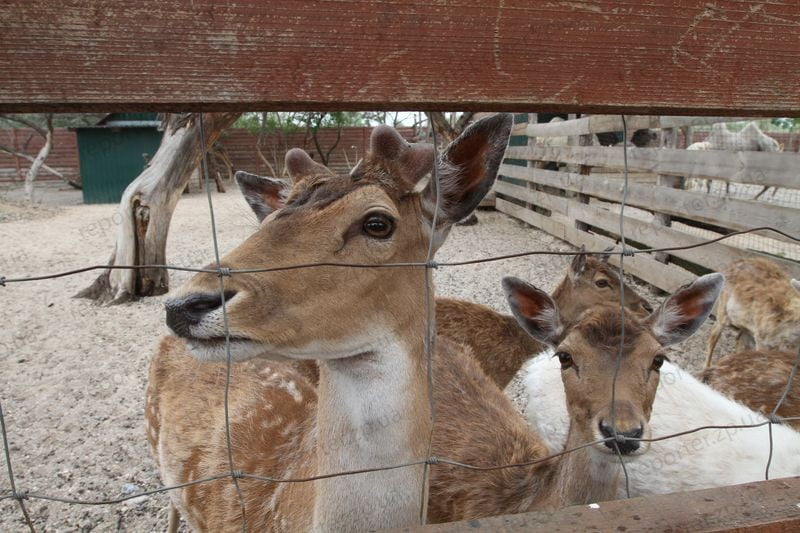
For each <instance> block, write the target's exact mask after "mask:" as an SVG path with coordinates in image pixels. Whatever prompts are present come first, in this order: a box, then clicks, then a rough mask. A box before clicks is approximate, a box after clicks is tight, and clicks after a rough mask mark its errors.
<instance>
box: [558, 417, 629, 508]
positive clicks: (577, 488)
mask: <svg viewBox="0 0 800 533" xmlns="http://www.w3.org/2000/svg"><path fill="white" fill-rule="evenodd" d="M585 433H587V432H581V431H578V430H577V428H576V424H575V423H574V422H572V423H571V424H570V429H569V434H568V437H567V445H566V448H565V449H567V450H569V449H572V448H575V447H577V446H580V445H582V444H585V443H587V442H591V441H593V440H595V437H593V436H592V435H591V434H590V433H589V434H585ZM619 474H620V466H619V459H618V458H617V457H615V456H613V455H606V454H602V455H601V454H600V453H598V452H597V451H596V450H592V449H591V447H586V448H581V449H579V450H576V451H574V452H571V453H568V454H566V455H564V456H562V458H561V460H560V461H559V463H558V474H557V475H556V478H555V483H556V494H557V495H558V499H559V500H560V505H561V506H568V505H583V504H589V503H593V502H602V501H608V500H613V499H615V498H616V494H617V483H618V482H619Z"/></svg>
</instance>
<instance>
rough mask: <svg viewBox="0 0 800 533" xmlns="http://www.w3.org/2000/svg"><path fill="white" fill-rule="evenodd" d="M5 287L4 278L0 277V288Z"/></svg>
mask: <svg viewBox="0 0 800 533" xmlns="http://www.w3.org/2000/svg"><path fill="white" fill-rule="evenodd" d="M5 286H6V277H5V276H0V287H5Z"/></svg>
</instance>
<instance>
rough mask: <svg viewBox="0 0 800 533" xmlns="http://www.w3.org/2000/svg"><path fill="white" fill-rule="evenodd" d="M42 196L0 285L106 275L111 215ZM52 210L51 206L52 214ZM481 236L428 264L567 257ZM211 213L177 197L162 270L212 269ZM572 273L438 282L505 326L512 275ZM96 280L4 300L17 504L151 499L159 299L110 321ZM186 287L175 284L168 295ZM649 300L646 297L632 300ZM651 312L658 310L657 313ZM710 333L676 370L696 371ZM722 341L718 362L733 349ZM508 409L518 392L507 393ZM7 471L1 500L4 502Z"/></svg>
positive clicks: (462, 273) (28, 287)
mask: <svg viewBox="0 0 800 533" xmlns="http://www.w3.org/2000/svg"><path fill="white" fill-rule="evenodd" d="M63 197H64V199H65V200H64V201H63V202H62V204H63V205H60V206H56V205H53V204H58V203H59V202H58V201H57V198H58V195H51V197H49V202H48V205H47V206H39V207H36V208H26V207H21V206H20V205H19V204H17V203H15V202H13V201H9V200H2V199H0V242H2V243H3V246H2V249H1V250H0V275H4V276H6V277H16V276H20V275H34V274H43V273H51V272H57V271H62V270H69V269H73V268H78V267H82V266H86V265H90V264H102V263H104V262H105V261H107V259H108V256H109V254H110V251H111V247H112V243H113V240H114V230H115V227H116V221H117V218H116V215H115V212H116V206H114V205H77V206H76V205H71V204H73V203H74V194H68V193H64V195H63ZM54 198H55V200H54ZM214 202H215V207H216V214H217V227H218V231H219V233H218V234H219V241H220V246H221V249H222V252H223V253H224V252H225V251H227V250H230V249H231V248H232V247H233V246H235V245H236V244H237V243H239V242H240V241H241V240H243V238H244V237H246V236H247V235H248V234H249V233H250V232H252V231H253V230H254V228H255V227H256V223H255V218H254V217H253V216H252V215H251V214H250V211H249V209H248V208H247V207H246V206H245V203H244V201H243V200H242V199H241V197H240V196H239V195H238V194H235V193H234V194H216V195H215V198H214ZM479 217H480V220H481V222H480V224H478V225H477V226H472V227H456V228H454V230H453V231H452V233H451V236H450V238H449V240H448V242H447V243H446V244H445V246H444V247H443V248H442V249H441V250H440V252H439V254H438V255H437V259H438V260H440V261H445V260H460V259H468V258H475V257H485V256H490V255H498V254H507V253H513V252H518V251H523V250H534V249H540V250H541V249H544V250H559V251H563V250H570V249H571V248H570V247H569V246H568V245H566V244H564V243H563V242H561V241H559V240H557V239H555V238H553V237H551V236H549V235H547V234H545V233H543V232H540V231H538V230H532V229H529V228H527V227H525V226H524V225H522V224H521V223H519V222H517V221H515V220H513V219H511V218H508V217H506V216H505V215H502V214H500V213H496V212H481V213H480V214H479ZM210 238H211V230H210V225H209V219H208V207H207V205H206V199H205V197H204V196H202V195H198V194H195V195H190V196H186V197H184V198H183V199H182V200H181V202H180V203H179V204H178V207H177V210H176V212H175V216H174V219H173V226H172V231H171V235H170V239H169V243H168V258H169V260H170V262H171V263H173V264H179V265H189V266H199V265H202V264H205V263H207V262H209V261H211V260H212V259H213V250H212V247H211V239H210ZM568 261H569V259H568V258H567V257H559V256H546V255H545V256H535V257H531V258H520V259H513V260H506V261H502V262H493V263H484V264H479V265H474V266H465V267H455V268H442V269H440V270H439V271H437V272H436V274H435V278H436V285H437V292H438V294H440V295H447V296H453V297H457V298H464V299H468V300H473V301H477V302H481V303H484V304H487V305H489V306H491V307H493V308H495V309H497V310H501V311H504V312H507V309H506V304H505V302H504V299H503V294H502V291H501V289H500V278H501V276H503V275H514V276H518V277H520V278H522V279H526V280H529V281H530V282H532V283H534V284H536V285H538V286H540V287H542V288H544V289H547V290H550V289H552V288H553V287H554V286H555V284H556V283H557V281H558V280H559V279H560V277H561V275H562V273H563V272H564V271H565V267H566V265H567V263H568ZM95 275H96V274H95V273H91V272H89V273H84V274H79V275H76V276H69V277H65V278H59V279H56V280H46V281H38V282H29V283H19V284H10V285H9V286H7V287H5V288H0V294H1V295H2V315H0V318H1V319H2V322H3V324H4V327H3V328H2V329H0V369H2V371H0V399H2V402H3V409H4V411H5V414H6V420H7V425H8V434H9V439H10V443H11V453H12V458H13V463H14V469H15V474H16V479H17V484H18V487H19V488H20V490H24V491H27V492H30V493H43V494H49V495H58V496H62V497H70V498H84V499H89V500H96V499H106V498H115V497H119V496H121V495H124V494H130V493H134V492H138V491H141V490H146V489H152V488H156V487H158V486H159V485H160V482H159V479H158V476H157V474H156V471H155V469H154V467H153V464H152V461H151V460H150V452H149V449H148V447H147V443H146V440H145V436H144V428H143V407H142V404H143V397H144V394H143V391H144V386H145V377H146V369H147V361H148V359H149V357H150V354H151V353H152V351H153V349H154V347H155V345H156V342H157V339H158V337H159V336H160V335H161V334H162V333H164V332H165V330H166V329H165V326H164V325H163V323H164V319H163V312H162V305H163V297H160V298H148V299H145V300H143V301H140V302H135V303H132V304H128V305H122V306H116V307H100V306H97V305H94V304H93V303H91V302H88V301H86V300H76V299H73V298H71V296H72V295H73V294H75V293H76V292H77V291H78V290H80V289H82V288H84V287H86V286H87V285H89V284H90V283H91V282H92V280H93V279H94V276H95ZM188 277H189V274H188V273H180V272H173V273H171V282H172V286H174V287H176V286H178V285H179V284H180V283H182V282H183V281H185V280H186V279H187V278H188ZM639 291H640V293H642V294H644V295H646V296H648V297H649V295H650V293H649V291H648V290H647V289H646V288H644V287H641V286H640V287H639ZM653 300H654V301H655V299H653ZM708 329H709V325H708V324H707V325H706V326H704V328H703V329H702V330H701V332H700V333H699V334H698V335H696V336H695V337H694V338H693V339H691V340H690V341H688V342H687V343H684V345H683V346H682V347H681V349H682V351H677V350H676V351H674V353H673V354H672V359H673V360H674V361H676V362H677V363H679V364H683V365H684V366H686V367H688V368H691V369H694V368H697V367H698V365H700V364H701V358H702V353H703V346H704V343H705V339H706V338H707V334H708ZM730 337H731V336H730V335H729V334H726V335H725V336H724V337H723V341H722V342H723V346H722V349H723V350H725V349H727V348H729V347H730V346H731V344H730V343H731V338H730ZM509 394H510V395H511V396H512V398H517V397H519V388H518V385H517V384H516V383H512V385H511V386H510V388H509ZM8 491H9V481H8V477H7V473H6V471H5V468H3V469H2V473H0V493H2V494H7V493H8ZM166 501H167V499H166V496H163V495H158V496H155V497H152V498H142V499H139V500H138V501H129V502H127V503H121V504H117V505H108V506H96V507H95V506H77V505H66V504H62V503H56V502H43V501H41V500H31V501H29V502H28V508H29V510H30V512H31V515H32V517H33V518H34V520H35V523H36V525H37V526H38V529H40V530H47V531H90V530H97V531H156V530H164V529H166V523H167V513H166V508H167V505H166ZM23 530H24V527H23V523H22V521H21V520H20V513H19V510H18V508H17V506H16V504H15V503H14V502H12V501H8V500H5V501H2V502H0V531H23Z"/></svg>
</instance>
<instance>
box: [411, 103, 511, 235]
mask: <svg viewBox="0 0 800 533" xmlns="http://www.w3.org/2000/svg"><path fill="white" fill-rule="evenodd" d="M513 122H514V121H513V117H512V116H511V115H510V114H508V113H499V114H497V115H493V116H491V117H487V118H484V119H482V120H479V121H477V122H475V123H474V124H472V125H470V126H469V127H467V129H465V130H464V132H463V133H462V134H461V135H459V136H458V137H457V138H456V139H455V140H454V141H453V142H451V143H450V145H448V146H447V148H445V151H444V153H443V154H442V157H441V160H440V161H439V163H438V169H437V171H438V172H437V174H438V178H439V193H440V194H441V201H440V202H439V205H440V212H439V217H438V220H439V222H440V223H441V224H442V225H446V227H449V226H450V225H452V224H454V223H455V222H458V221H459V220H461V219H463V218H465V217H466V216H467V215H469V214H470V213H471V212H472V211H473V210H474V209H475V208H476V207H478V204H479V203H480V201H481V200H483V197H484V196H486V193H487V192H489V189H491V188H492V185H493V184H494V180H495V178H496V177H497V169H498V168H499V167H500V162H501V161H502V160H503V154H504V153H505V151H506V145H507V144H508V138H509V136H510V135H511V126H512V124H513ZM425 195H426V198H427V199H428V200H429V201H430V202H431V203H436V189H435V188H434V186H433V180H431V183H429V184H428V187H427V188H426V190H425ZM437 229H438V228H437Z"/></svg>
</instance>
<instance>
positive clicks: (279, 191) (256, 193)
mask: <svg viewBox="0 0 800 533" xmlns="http://www.w3.org/2000/svg"><path fill="white" fill-rule="evenodd" d="M233 177H234V179H235V180H236V184H237V185H238V186H239V190H241V191H242V195H244V199H245V200H246V201H247V203H248V205H250V208H251V209H252V210H253V212H254V213H255V214H256V217H257V218H258V221H259V222H261V221H262V220H264V219H265V218H267V216H268V215H269V214H270V213H272V212H273V211H276V210H278V209H280V208H281V207H283V206H284V204H285V203H286V198H287V196H288V195H289V190H290V189H291V185H290V184H289V183H288V182H286V181H284V180H281V179H275V178H266V177H262V176H256V175H255V174H250V173H249V172H243V171H241V170H239V171H238V172H236V174H235V175H234V176H233Z"/></svg>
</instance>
